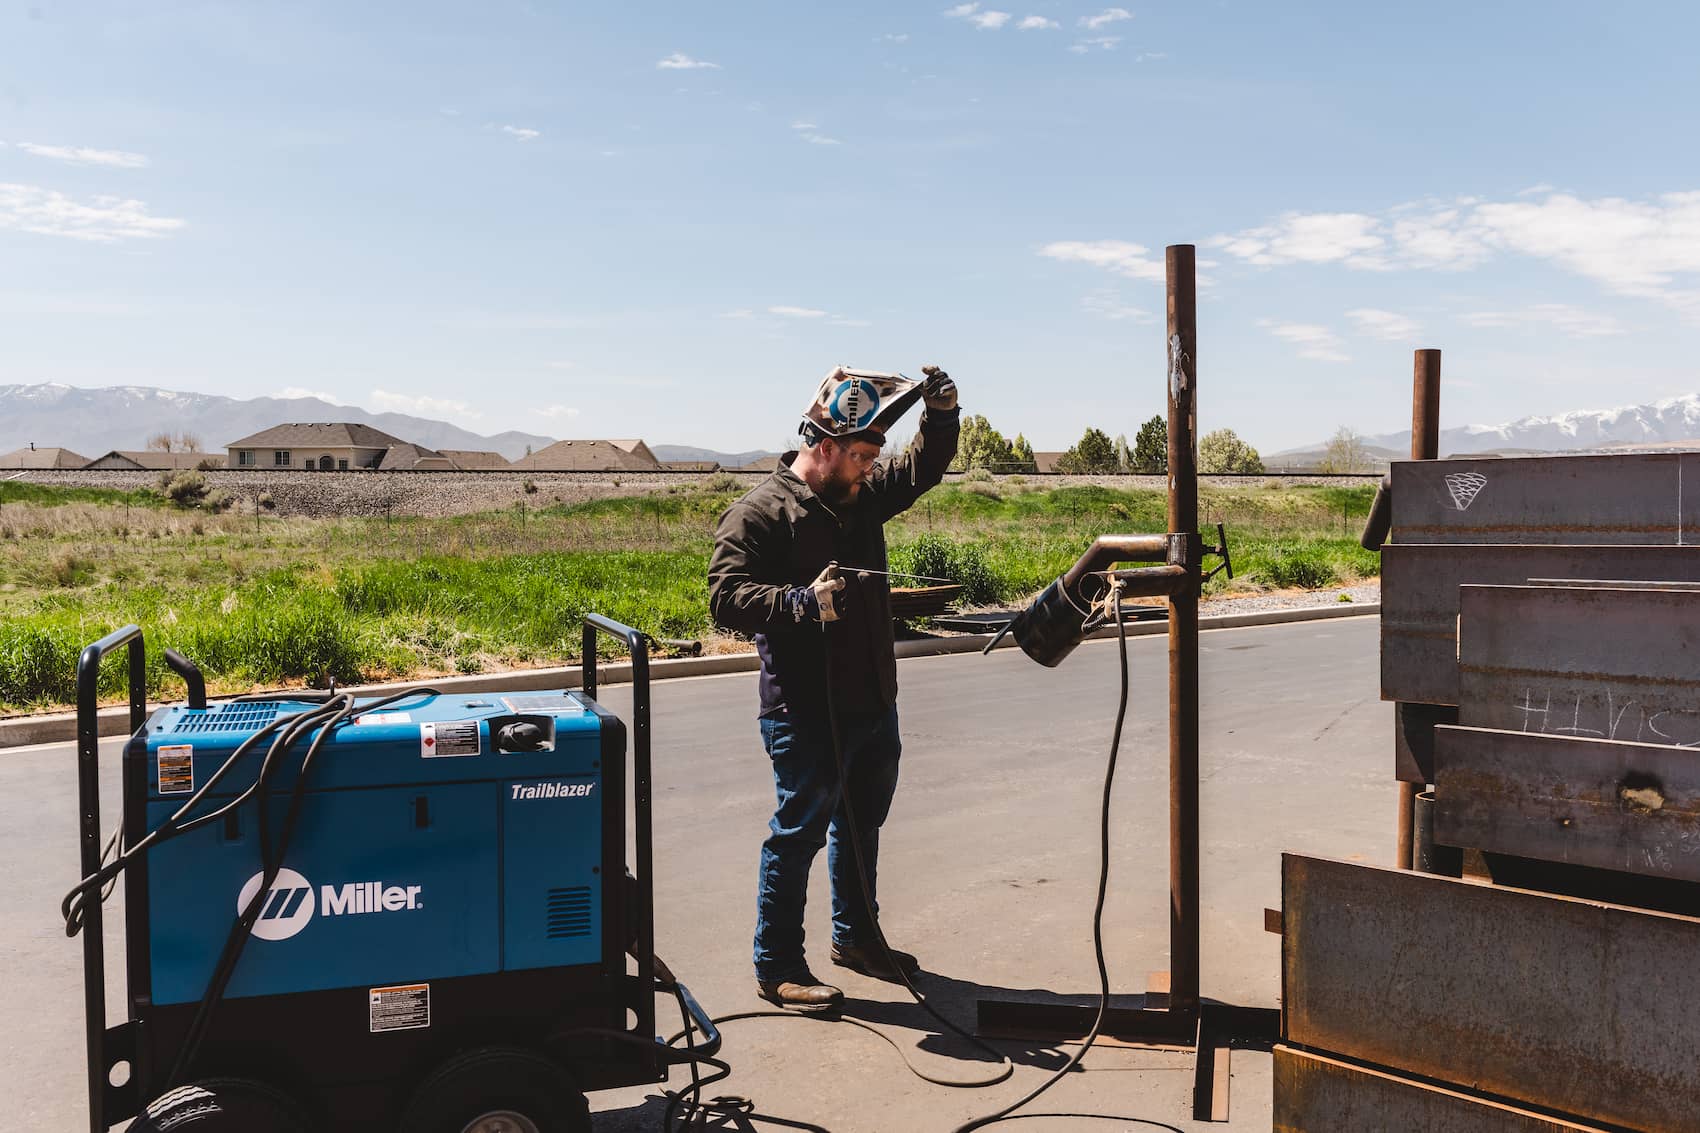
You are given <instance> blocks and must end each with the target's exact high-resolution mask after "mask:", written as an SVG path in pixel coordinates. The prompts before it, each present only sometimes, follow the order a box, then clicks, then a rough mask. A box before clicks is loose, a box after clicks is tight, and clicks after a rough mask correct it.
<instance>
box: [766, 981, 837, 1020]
mask: <svg viewBox="0 0 1700 1133" xmlns="http://www.w3.org/2000/svg"><path fill="white" fill-rule="evenodd" d="M756 991H757V992H758V993H760V995H761V997H762V998H763V999H765V1000H767V1001H768V1002H769V1003H776V1004H778V1005H779V1006H781V1007H783V1008H785V1010H787V1011H795V1012H797V1013H799V1014H802V1015H826V1014H829V1013H831V1012H833V1011H837V1010H838V1009H839V1008H840V1007H841V1006H843V1004H844V993H843V992H842V991H839V990H838V989H837V988H835V987H833V986H832V985H831V984H823V983H821V982H820V981H819V980H817V979H816V978H815V977H814V976H813V975H812V974H810V973H809V972H804V973H803V974H802V975H800V976H798V977H797V978H796V979H794V980H776V981H774V982H773V983H762V982H761V981H759V980H758V981H756Z"/></svg>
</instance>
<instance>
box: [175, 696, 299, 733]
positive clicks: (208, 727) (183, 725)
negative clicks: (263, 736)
mask: <svg viewBox="0 0 1700 1133" xmlns="http://www.w3.org/2000/svg"><path fill="white" fill-rule="evenodd" d="M276 718H277V705H276V704H267V703H264V702H256V703H253V704H215V705H213V706H212V707H210V708H205V709H201V708H191V709H188V710H187V711H185V712H184V713H183V715H181V716H179V717H178V718H177V722H176V723H175V724H173V725H172V726H171V727H170V728H168V729H166V733H167V734H176V735H184V734H190V735H195V734H204V733H207V732H254V731H258V730H259V729H261V728H263V727H265V726H266V725H267V724H269V723H271V722H272V721H273V720H275V719H276Z"/></svg>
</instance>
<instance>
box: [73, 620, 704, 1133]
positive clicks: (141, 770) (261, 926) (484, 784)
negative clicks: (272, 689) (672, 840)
mask: <svg viewBox="0 0 1700 1133" xmlns="http://www.w3.org/2000/svg"><path fill="white" fill-rule="evenodd" d="M599 633H606V634H611V635H613V636H615V637H616V638H619V639H621V640H623V641H624V642H625V643H626V645H627V646H628V647H629V648H630V651H631V661H632V689H633V692H632V706H633V712H632V726H631V728H630V730H629V733H630V734H629V738H630V740H631V745H630V746H631V752H632V763H631V783H632V797H631V800H630V809H631V814H632V818H633V834H634V841H635V846H636V859H637V860H636V863H635V865H636V873H635V875H634V874H633V873H632V872H631V871H629V870H628V869H627V867H626V828H627V821H626V820H627V810H628V804H627V762H626V752H627V740H628V729H627V727H626V725H625V724H624V723H623V722H622V721H621V720H620V719H618V718H617V717H615V716H613V715H611V714H610V713H609V712H608V711H607V710H606V709H605V708H604V707H603V706H602V705H600V704H599V703H598V702H597V700H596V644H597V635H598V634H599ZM120 647H127V649H128V652H129V658H128V659H129V683H130V717H131V729H132V732H133V735H132V738H131V739H130V741H129V743H128V745H127V746H126V747H125V750H124V756H123V766H122V778H123V792H122V794H123V815H122V821H121V824H120V826H119V830H118V832H117V833H115V834H113V835H112V837H111V839H110V840H109V841H107V842H106V845H105V848H104V850H103V849H102V838H101V835H102V829H101V816H100V799H99V775H98V770H99V768H98V761H99V748H98V741H97V727H96V717H95V710H96V690H97V682H98V678H99V673H100V665H101V661H102V659H103V658H104V657H105V656H106V655H107V654H108V653H111V652H113V651H114V650H117V649H119V648H120ZM583 655H584V678H583V687H582V689H580V690H576V691H553V692H533V693H513V694H506V695H503V694H493V693H491V694H485V693H439V692H436V691H434V690H431V689H425V688H421V689H413V690H409V691H407V692H403V693H397V694H394V695H390V696H385V697H381V698H364V699H356V698H355V697H353V696H352V695H350V694H348V693H346V692H338V691H336V690H335V689H334V688H333V689H332V690H330V691H329V692H312V691H302V692H295V693H288V694H277V695H262V696H241V697H235V698H231V699H227V700H221V701H215V702H212V703H209V702H208V701H207V699H206V692H205V682H204V681H203V680H202V679H201V675H200V673H199V672H198V671H197V670H196V669H195V667H194V665H193V664H192V663H191V662H190V661H188V660H187V659H186V658H184V657H182V656H180V655H178V654H176V653H174V652H172V651H170V650H167V651H166V661H167V664H168V665H169V666H170V667H171V668H172V669H173V670H175V671H176V672H177V673H178V674H179V675H181V676H182V677H183V678H184V680H185V681H186V682H187V685H188V689H189V695H188V700H187V702H186V703H184V704H181V705H175V706H171V707H166V708H161V709H159V710H157V711H155V712H154V713H153V714H152V715H151V716H148V715H147V710H146V704H145V687H146V686H145V680H144V678H145V654H144V649H143V643H142V634H141V631H140V630H139V629H137V628H136V627H135V626H129V627H126V628H125V629H122V630H118V631H117V632H115V633H113V634H110V635H108V636H107V637H105V638H103V639H101V640H100V641H98V642H96V643H94V644H93V645H90V646H89V647H88V648H87V649H85V650H84V651H83V654H82V657H81V659H80V660H79V663H78V667H77V694H78V786H79V800H80V815H81V826H80V838H81V851H82V873H83V879H82V881H81V882H79V883H78V885H77V886H76V887H75V888H74V889H73V890H72V891H71V893H70V894H69V895H67V897H66V899H65V905H64V910H63V911H64V913H65V917H66V928H67V932H69V933H71V934H75V933H77V932H79V931H80V932H81V933H82V936H83V963H84V969H83V977H84V991H85V998H86V1004H85V1006H86V1027H87V1041H88V1073H89V1079H88V1090H89V1094H88V1103H89V1128H90V1130H91V1131H93V1133H105V1131H106V1130H108V1129H110V1128H112V1127H113V1126H114V1125H115V1124H118V1123H120V1122H123V1121H126V1120H129V1119H131V1118H134V1119H135V1120H134V1121H133V1123H132V1124H130V1125H129V1126H128V1128H129V1129H130V1130H132V1131H133V1133H156V1131H157V1133H164V1131H166V1130H172V1131H178V1130H182V1131H193V1133H237V1131H241V1133H315V1131H319V1130H327V1131H343V1130H356V1129H358V1130H362V1131H366V1130H397V1131H399V1133H583V1131H587V1130H588V1129H589V1128H590V1118H589V1110H588V1103H587V1101H586V1099H585V1091H587V1090H595V1089H605V1088H610V1087H614V1086H624V1085H636V1084H640V1083H655V1082H660V1081H665V1080H666V1077H667V1072H668V1067H669V1066H670V1065H676V1064H681V1063H687V1062H688V1063H692V1064H695V1063H700V1062H703V1061H711V1062H712V1056H713V1055H714V1053H715V1052H716V1051H717V1049H718V1047H719V1042H720V1040H719V1035H718V1033H717V1032H716V1031H715V1029H714V1026H713V1024H712V1022H711V1021H710V1020H709V1018H708V1016H707V1014H706V1013H705V1012H704V1011H702V1009H701V1008H700V1007H699V1006H698V1005H697V1004H696V1002H695V1001H694V1000H693V999H692V998H691V996H690V993H689V992H688V990H687V989H685V988H684V986H683V985H681V984H679V983H678V982H677V981H676V980H675V979H674V978H673V977H672V975H671V974H670V973H669V972H667V970H666V967H665V965H662V964H659V963H658V961H657V960H656V958H655V955H654V947H653V946H654V934H653V879H652V877H651V815H650V736H649V728H650V721H649V711H650V709H649V665H648V641H647V639H646V638H645V637H644V635H642V634H641V633H639V632H637V631H636V630H633V629H630V628H629V627H626V626H623V625H620V624H618V623H616V622H613V621H610V620H608V619H606V618H602V617H600V616H597V615H592V616H590V617H588V618H587V619H586V620H585V626H584V654H583ZM120 873H122V874H123V875H124V883H125V891H124V898H125V908H124V933H123V937H124V972H125V977H126V983H127V996H128V1013H127V1014H128V1017H127V1020H126V1021H124V1022H122V1023H119V1024H117V1025H116V1026H110V1027H109V1026H108V1025H107V1017H106V980H105V958H104V941H103V933H102V929H103V925H102V916H101V902H102V900H103V899H104V898H105V896H106V895H107V894H108V893H110V891H111V886H112V885H113V884H115V882H116V878H117V876H118V874H120ZM628 956H629V957H630V961H629V962H628ZM657 992H662V993H665V994H668V995H670V996H672V997H673V998H674V999H675V1000H676V1001H677V1003H678V1005H679V1009H680V1012H681V1015H682V1016H684V1017H685V1020H686V1021H685V1029H686V1033H687V1034H689V1035H691V1037H692V1043H693V1045H692V1047H691V1048H690V1049H688V1050H679V1049H677V1048H675V1047H672V1046H670V1045H669V1044H667V1043H664V1042H661V1041H659V1040H658V1038H657V1037H656V1033H655V1026H656V1022H655V995H656V993H657Z"/></svg>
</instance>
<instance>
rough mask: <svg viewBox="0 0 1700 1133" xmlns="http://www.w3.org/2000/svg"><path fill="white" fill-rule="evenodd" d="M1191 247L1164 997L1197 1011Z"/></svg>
mask: <svg viewBox="0 0 1700 1133" xmlns="http://www.w3.org/2000/svg"><path fill="white" fill-rule="evenodd" d="M1193 253H1194V249H1193V246H1192V245H1191V244H1172V245H1170V246H1169V247H1168V249H1166V251H1165V253H1164V255H1165V260H1166V266H1167V271H1168V300H1169V301H1168V307H1169V335H1168V349H1169V357H1168V373H1169V382H1168V385H1169V395H1168V401H1169V531H1170V533H1171V534H1178V535H1182V536H1183V537H1184V538H1185V540H1186V555H1185V557H1186V562H1185V563H1182V564H1176V565H1181V566H1185V567H1186V570H1187V578H1186V581H1185V583H1183V584H1182V585H1179V586H1177V587H1176V588H1175V589H1174V590H1173V591H1172V592H1171V593H1170V595H1169V972H1170V984H1169V994H1170V997H1171V998H1170V1002H1171V1004H1172V1009H1173V1010H1176V1011H1179V1012H1187V1013H1190V1012H1192V1011H1194V1010H1196V1009H1197V1006H1198V958H1199V933H1198V920H1199V908H1198V905H1199V901H1198V592H1199V587H1200V581H1199V578H1200V573H1201V571H1200V567H1201V566H1202V563H1203V558H1204V555H1203V550H1202V541H1201V540H1200V539H1199V536H1198V446H1197V440H1196V437H1197V425H1198V416H1197V411H1196V407H1195V404H1194V393H1195V389H1194V383H1195V381H1196V379H1197V376H1198V362H1197V359H1198V307H1197V301H1196V300H1197V295H1196V289H1195V277H1194V266H1193Z"/></svg>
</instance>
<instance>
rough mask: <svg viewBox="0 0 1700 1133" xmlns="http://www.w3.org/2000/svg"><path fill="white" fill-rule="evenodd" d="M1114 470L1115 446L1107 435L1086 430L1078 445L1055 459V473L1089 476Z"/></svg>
mask: <svg viewBox="0 0 1700 1133" xmlns="http://www.w3.org/2000/svg"><path fill="white" fill-rule="evenodd" d="M1115 470H1116V446H1115V443H1114V442H1113V441H1111V440H1110V436H1109V434H1108V433H1105V432H1103V431H1102V430H1099V429H1092V428H1088V429H1087V430H1086V433H1085V435H1084V436H1082V437H1081V438H1080V440H1079V442H1078V443H1076V444H1075V446H1074V447H1073V448H1071V449H1069V450H1068V451H1067V452H1065V453H1063V454H1062V456H1060V457H1058V458H1057V471H1058V472H1067V473H1070V474H1072V475H1075V476H1090V475H1094V474H1102V473H1106V472H1114V471H1115Z"/></svg>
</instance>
